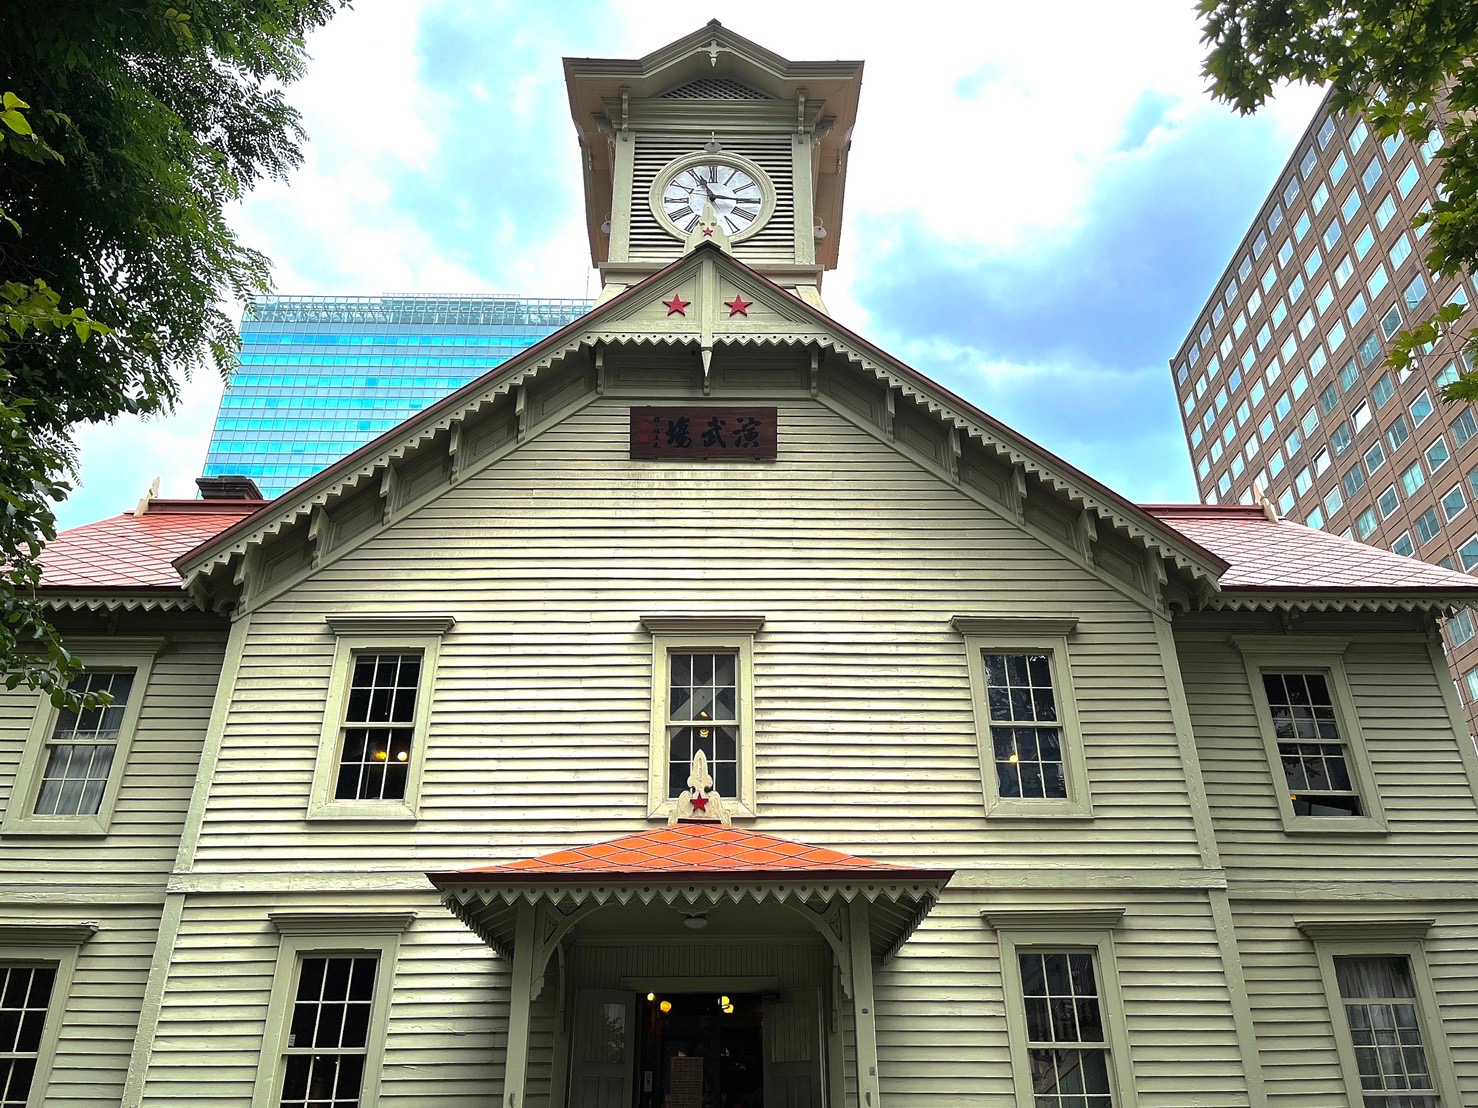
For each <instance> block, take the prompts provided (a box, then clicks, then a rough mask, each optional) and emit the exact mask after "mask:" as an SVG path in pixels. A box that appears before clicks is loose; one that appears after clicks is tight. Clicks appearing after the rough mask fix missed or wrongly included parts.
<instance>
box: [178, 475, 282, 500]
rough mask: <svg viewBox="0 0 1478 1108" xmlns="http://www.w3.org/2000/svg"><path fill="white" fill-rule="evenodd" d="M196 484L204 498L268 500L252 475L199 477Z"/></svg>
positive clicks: (201, 496)
mask: <svg viewBox="0 0 1478 1108" xmlns="http://www.w3.org/2000/svg"><path fill="white" fill-rule="evenodd" d="M195 486H196V487H197V488H198V489H199V490H200V498H201V499H202V500H266V497H264V496H263V495H262V490H261V489H259V488H257V483H256V482H255V481H253V480H252V479H251V478H250V477H245V476H243V475H242V474H239V473H227V474H223V475H222V476H220V477H197V478H195Z"/></svg>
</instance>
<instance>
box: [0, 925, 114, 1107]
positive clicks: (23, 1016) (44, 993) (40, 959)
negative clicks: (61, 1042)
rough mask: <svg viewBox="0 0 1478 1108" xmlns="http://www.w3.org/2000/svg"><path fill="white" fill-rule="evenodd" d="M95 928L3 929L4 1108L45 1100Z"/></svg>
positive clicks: (0, 1055) (0, 1076) (0, 1030)
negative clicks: (75, 977)
mask: <svg viewBox="0 0 1478 1108" xmlns="http://www.w3.org/2000/svg"><path fill="white" fill-rule="evenodd" d="M96 932H97V928H96V926H94V925H93V924H85V923H83V924H64V923H49V924H34V923H33V924H25V925H22V926H20V927H16V928H0V1106H3V1108H26V1106H27V1105H31V1104H39V1103H41V1100H42V1099H43V1098H44V1097H45V1091H46V1081H47V1077H48V1073H49V1071H50V1068H51V1060H52V1056H53V1054H54V1053H55V1050H56V1041H57V1033H58V1030H59V1024H60V1021H61V1015H62V1009H63V1008H64V1006H65V1003H66V998H67V993H68V990H69V988H70V983H71V977H72V969H73V967H74V966H75V964H76V961H77V952H78V949H79V948H80V947H81V945H82V944H83V943H85V942H87V941H88V940H89V939H90V938H92V936H93V935H94V934H96Z"/></svg>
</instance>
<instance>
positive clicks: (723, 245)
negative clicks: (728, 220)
mask: <svg viewBox="0 0 1478 1108" xmlns="http://www.w3.org/2000/svg"><path fill="white" fill-rule="evenodd" d="M700 242H711V243H713V244H714V245H716V246H717V247H718V248H719V249H720V250H722V251H723V252H724V253H725V254H729V253H732V252H733V250H732V248H731V247H730V244H729V233H728V232H727V231H725V230H724V225H723V223H722V222H721V221H720V220H719V217H718V213H717V212H716V211H714V210H713V202H712V201H705V202H704V204H703V214H702V215H701V216H699V217H698V226H696V227H694V228H693V229H692V230H691V231H689V232H688V241H687V244H686V246H685V247H684V250H692V249H693V247H695V246H697V245H698V244H699V243H700Z"/></svg>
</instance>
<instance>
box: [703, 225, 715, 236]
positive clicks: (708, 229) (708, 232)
mask: <svg viewBox="0 0 1478 1108" xmlns="http://www.w3.org/2000/svg"><path fill="white" fill-rule="evenodd" d="M703 233H704V234H705V235H711V234H713V228H712V227H705V228H703Z"/></svg>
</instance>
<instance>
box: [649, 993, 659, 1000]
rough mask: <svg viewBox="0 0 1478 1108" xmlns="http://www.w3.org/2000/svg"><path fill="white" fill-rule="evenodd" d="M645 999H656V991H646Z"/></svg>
mask: <svg viewBox="0 0 1478 1108" xmlns="http://www.w3.org/2000/svg"><path fill="white" fill-rule="evenodd" d="M647 999H648V1000H656V999H657V994H656V993H648V994H647Z"/></svg>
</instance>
